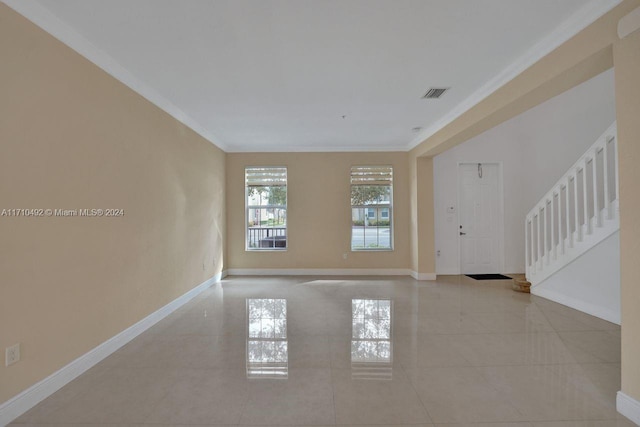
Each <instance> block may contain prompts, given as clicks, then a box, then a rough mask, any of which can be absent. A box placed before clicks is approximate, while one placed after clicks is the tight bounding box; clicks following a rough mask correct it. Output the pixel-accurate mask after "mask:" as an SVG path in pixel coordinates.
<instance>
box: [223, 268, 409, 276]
mask: <svg viewBox="0 0 640 427" xmlns="http://www.w3.org/2000/svg"><path fill="white" fill-rule="evenodd" d="M227 272H228V273H229V276H409V275H410V270H408V269H406V268H230V269H229V270H227Z"/></svg>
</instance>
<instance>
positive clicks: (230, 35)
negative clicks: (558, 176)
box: [5, 0, 619, 151]
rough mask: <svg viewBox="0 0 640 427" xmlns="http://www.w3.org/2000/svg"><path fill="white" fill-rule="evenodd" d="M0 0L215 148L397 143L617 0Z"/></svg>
mask: <svg viewBox="0 0 640 427" xmlns="http://www.w3.org/2000/svg"><path fill="white" fill-rule="evenodd" d="M5 1H6V3H7V4H9V5H10V6H11V7H13V8H15V9H16V10H18V11H19V12H21V13H22V14H24V15H25V16H27V18H30V19H32V20H33V21H34V22H36V23H37V24H38V25H40V26H42V27H43V28H45V29H46V30H47V31H49V32H51V33H52V34H53V35H55V36H56V37H58V38H60V39H61V40H63V41H64V42H65V43H67V44H69V45H70V46H71V47H73V48H74V49H76V50H78V51H79V52H80V53H82V54H84V55H85V56H87V57H88V58H89V59H91V60H92V61H94V62H95V63H97V64H98V65H100V66H101V67H103V68H104V69H106V70H107V71H108V72H110V73H111V74H113V75H114V76H115V77H117V78H119V79H120V80H122V81H123V82H125V83H126V84H128V85H129V86H131V87H132V88H134V89H136V90H138V91H139V92H140V93H141V94H142V95H144V96H146V97H147V98H148V99H150V100H151V101H152V102H155V103H156V104H157V105H159V106H160V107H161V108H164V109H165V110H166V111H168V112H169V113H171V114H173V115H174V116H175V117H176V118H178V119H179V120H181V121H183V122H184V123H186V124H187V125H189V126H191V127H192V128H193V129H194V130H196V131H197V132H199V133H200V134H202V135H203V136H205V137H207V138H208V139H210V140H211V141H212V142H214V143H216V144H217V145H219V146H221V147H222V148H224V149H226V150H228V151H351V150H353V151H362V150H384V151H391V150H406V149H409V148H411V147H413V146H415V145H416V144H417V143H419V142H420V141H422V140H423V139H424V138H426V137H427V136H429V135H430V134H432V133H433V132H434V131H436V130H438V129H439V128H440V127H442V126H443V125H444V124H446V123H447V122H449V121H451V120H452V119H453V118H455V117H456V116H457V115H459V114H460V113H462V112H463V111H464V110H466V109H467V108H468V107H470V106H471V105H473V104H475V103H477V102H478V101H479V100H480V99H482V98H483V97H484V96H486V95H488V94H489V93H490V92H492V91H493V90H495V89H496V88H497V87H499V86H500V85H502V84H504V83H505V82H506V81H508V80H509V79H510V78H512V77H514V76H515V75H516V74H517V73H518V72H520V71H522V70H523V69H524V68H525V67H526V66H528V65H530V64H531V63H532V62H533V61H535V60H537V59H539V58H540V57H541V56H543V55H544V54H546V53H548V52H549V51H550V50H551V49H552V48H554V47H555V46H557V45H558V44H560V43H561V42H563V41H565V40H566V39H567V38H568V37H570V36H571V35H573V34H575V33H576V32H577V31H579V30H580V29H581V28H584V27H585V26H586V25H588V24H589V23H591V22H592V21H593V20H594V19H595V18H597V17H598V16H600V15H602V14H603V13H604V12H606V11H607V10H609V9H610V8H611V7H613V6H614V5H615V4H617V3H618V2H619V0H287V1H282V0H264V1H249V0H109V1H105V0H38V1H36V0H5ZM431 86H436V87H451V88H452V89H451V90H450V91H449V92H448V93H446V94H445V95H444V96H443V97H442V98H441V99H440V100H436V101H434V100H424V99H421V97H422V95H423V94H424V93H425V92H426V90H427V89H428V88H429V87H431ZM342 116H346V117H345V118H343V117H342ZM415 127H421V128H422V131H420V132H415V131H412V129H413V128H415Z"/></svg>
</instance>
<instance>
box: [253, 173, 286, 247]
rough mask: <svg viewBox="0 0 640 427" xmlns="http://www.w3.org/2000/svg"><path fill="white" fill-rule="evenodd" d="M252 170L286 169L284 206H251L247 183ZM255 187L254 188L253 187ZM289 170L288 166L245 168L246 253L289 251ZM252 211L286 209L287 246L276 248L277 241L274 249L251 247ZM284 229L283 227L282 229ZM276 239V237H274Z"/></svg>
mask: <svg viewBox="0 0 640 427" xmlns="http://www.w3.org/2000/svg"><path fill="white" fill-rule="evenodd" d="M251 169H284V172H285V185H284V187H285V189H286V190H285V193H286V196H285V204H284V205H271V204H269V205H249V187H250V185H249V184H248V182H247V172H248V171H249V170H251ZM252 187H253V186H252ZM288 187H289V170H288V168H287V166H264V165H260V166H245V168H244V250H245V252H286V251H287V250H289V236H288V232H289V208H288V206H289V190H288ZM250 209H284V211H285V223H284V236H285V246H284V247H276V246H275V240H274V246H272V247H266V248H261V247H250V246H249V210H250ZM280 228H282V227H280ZM273 237H276V236H273Z"/></svg>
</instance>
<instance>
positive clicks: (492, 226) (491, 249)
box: [458, 163, 502, 274]
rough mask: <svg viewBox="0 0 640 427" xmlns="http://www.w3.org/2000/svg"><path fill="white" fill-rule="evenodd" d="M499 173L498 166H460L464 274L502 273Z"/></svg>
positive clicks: (466, 164) (462, 266) (491, 164)
mask: <svg viewBox="0 0 640 427" xmlns="http://www.w3.org/2000/svg"><path fill="white" fill-rule="evenodd" d="M498 172H499V169H498V164H496V163H465V164H460V165H458V185H459V192H458V194H460V211H459V212H460V214H459V220H460V223H459V228H458V231H459V235H460V264H461V270H462V274H488V273H502V272H501V271H499V269H500V259H501V258H500V257H501V254H500V240H501V239H500V234H501V229H500V218H499V215H500V212H501V211H500V209H501V208H500V206H501V204H502V200H501V198H502V195H501V194H500V192H499V191H498V190H499V173H498Z"/></svg>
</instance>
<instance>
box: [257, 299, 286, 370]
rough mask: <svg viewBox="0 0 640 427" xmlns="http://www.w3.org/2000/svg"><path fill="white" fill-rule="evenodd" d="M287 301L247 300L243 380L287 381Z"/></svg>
mask: <svg viewBox="0 0 640 427" xmlns="http://www.w3.org/2000/svg"><path fill="white" fill-rule="evenodd" d="M288 374H289V353H288V342H287V300H286V299H251V298H247V378H287V376H288Z"/></svg>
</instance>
